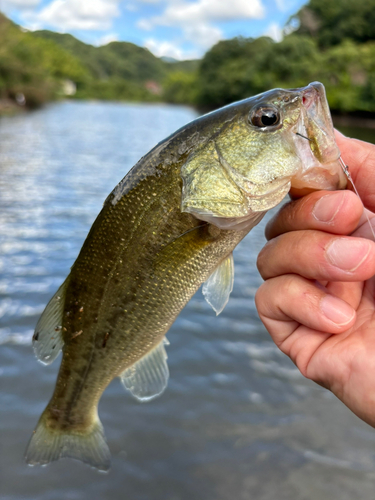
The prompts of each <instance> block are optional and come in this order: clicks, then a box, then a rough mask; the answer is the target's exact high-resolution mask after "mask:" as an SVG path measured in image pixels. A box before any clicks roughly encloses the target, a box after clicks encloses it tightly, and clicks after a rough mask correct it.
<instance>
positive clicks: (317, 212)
mask: <svg viewBox="0 0 375 500" xmlns="http://www.w3.org/2000/svg"><path fill="white" fill-rule="evenodd" d="M344 198H345V192H344V191H343V192H342V193H332V194H327V195H326V196H323V197H322V198H320V199H319V200H318V201H317V202H316V203H315V205H314V208H313V210H312V214H313V216H314V217H315V219H316V220H318V221H319V222H331V221H332V220H333V219H334V217H335V215H336V214H337V212H338V211H339V210H340V208H341V205H342V204H343V202H344Z"/></svg>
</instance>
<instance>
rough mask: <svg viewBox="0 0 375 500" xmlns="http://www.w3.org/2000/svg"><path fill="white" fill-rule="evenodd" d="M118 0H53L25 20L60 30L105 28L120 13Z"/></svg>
mask: <svg viewBox="0 0 375 500" xmlns="http://www.w3.org/2000/svg"><path fill="white" fill-rule="evenodd" d="M118 3H119V0H80V1H76V0H54V1H53V2H51V3H50V4H49V5H47V6H46V7H44V9H42V10H41V11H40V12H38V13H34V14H30V15H28V16H27V17H25V18H26V20H27V21H28V22H29V23H31V24H35V25H38V24H39V25H42V26H45V25H49V26H52V27H54V28H55V29H58V30H60V31H69V30H106V29H110V28H111V25H112V20H113V18H115V17H117V16H119V15H120V11H119V8H118Z"/></svg>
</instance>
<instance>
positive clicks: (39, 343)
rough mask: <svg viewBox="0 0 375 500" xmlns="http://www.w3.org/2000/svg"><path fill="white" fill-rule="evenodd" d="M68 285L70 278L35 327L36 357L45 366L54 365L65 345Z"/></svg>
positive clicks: (34, 344) (34, 346)
mask: <svg viewBox="0 0 375 500" xmlns="http://www.w3.org/2000/svg"><path fill="white" fill-rule="evenodd" d="M68 285H69V276H68V278H67V279H66V280H65V281H64V283H63V284H62V285H61V286H60V288H59V289H58V290H57V292H56V293H55V295H54V296H53V297H52V299H51V300H50V301H49V302H48V304H47V307H46V308H45V309H44V311H43V314H42V315H41V317H40V318H39V321H38V323H37V325H36V327H35V332H34V335H33V349H34V352H35V355H36V357H37V358H38V359H39V361H41V362H42V363H44V364H45V365H49V364H51V363H52V361H53V360H54V359H55V358H56V357H57V355H58V354H59V352H60V351H61V348H62V346H63V344H64V341H63V337H62V323H63V313H64V303H65V295H66V289H67V287H68Z"/></svg>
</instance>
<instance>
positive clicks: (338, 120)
mask: <svg viewBox="0 0 375 500" xmlns="http://www.w3.org/2000/svg"><path fill="white" fill-rule="evenodd" d="M332 121H333V124H334V125H335V127H359V128H366V129H375V115H373V116H368V117H363V116H352V115H335V114H333V115H332Z"/></svg>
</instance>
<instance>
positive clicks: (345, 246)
mask: <svg viewBox="0 0 375 500" xmlns="http://www.w3.org/2000/svg"><path fill="white" fill-rule="evenodd" d="M370 250H371V242H370V241H368V240H365V239H364V238H363V239H349V238H338V239H337V240H333V241H332V243H331V244H330V245H329V246H328V247H327V248H326V252H325V254H326V258H327V261H328V262H329V263H330V264H332V265H333V266H336V267H338V268H340V269H342V270H343V271H351V272H352V271H355V270H356V269H357V268H358V267H359V266H360V265H361V264H362V262H363V261H364V260H365V259H366V257H367V256H368V254H369V252H370Z"/></svg>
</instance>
